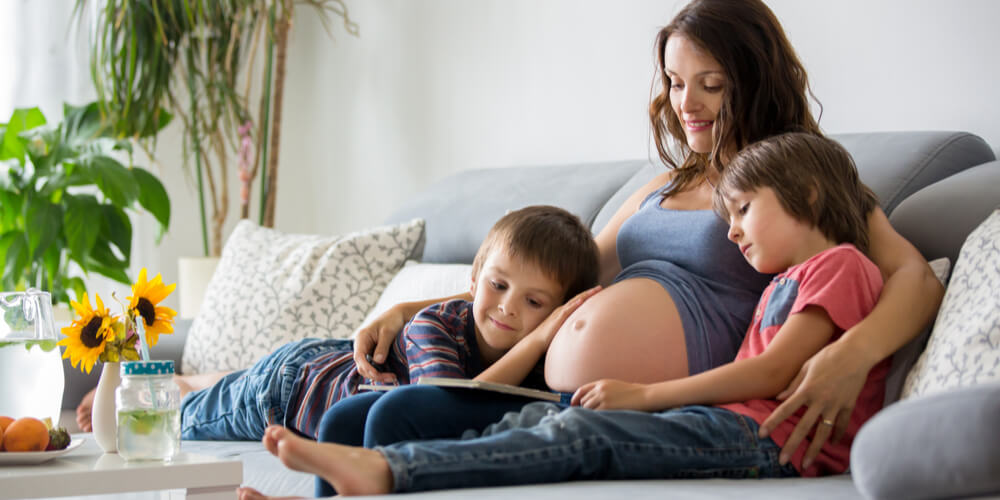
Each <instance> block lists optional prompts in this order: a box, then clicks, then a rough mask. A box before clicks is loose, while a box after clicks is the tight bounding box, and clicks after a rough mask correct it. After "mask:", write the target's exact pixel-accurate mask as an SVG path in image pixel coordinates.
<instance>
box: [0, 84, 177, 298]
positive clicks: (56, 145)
mask: <svg viewBox="0 0 1000 500" xmlns="http://www.w3.org/2000/svg"><path fill="white" fill-rule="evenodd" d="M169 119H170V117H169V115H168V114H166V113H163V114H161V115H160V121H159V122H157V123H156V124H155V125H152V126H150V128H149V129H148V131H147V132H146V133H147V135H148V134H152V133H155V132H156V131H158V130H159V129H160V128H162V127H163V126H164V125H165V124H166V122H167V121H169ZM0 140H2V143H0V265H2V266H3V277H2V279H0V284H2V288H3V289H4V290H24V289H26V288H29V287H37V288H41V289H44V290H48V291H49V292H50V293H51V294H52V300H53V302H55V303H59V302H62V303H68V302H69V295H68V291H69V290H73V291H74V293H75V295H76V297H81V296H82V295H83V292H84V291H85V287H84V283H83V279H82V278H81V277H80V274H81V272H82V273H90V272H94V273H98V274H101V275H104V276H107V277H109V278H111V279H114V280H115V281H118V282H120V283H123V284H128V283H130V280H129V277H128V275H127V274H126V269H127V268H128V266H129V260H130V256H131V248H132V223H131V222H130V220H129V217H128V212H135V211H137V210H139V209H140V208H142V209H145V210H147V211H149V213H150V214H152V215H153V217H154V218H155V219H156V221H157V223H158V224H159V226H160V230H161V231H160V235H161V236H162V234H163V232H165V231H166V229H167V226H168V224H169V222H170V200H169V198H168V197H167V192H166V190H165V189H164V188H163V185H162V184H161V183H160V181H159V180H158V179H157V178H156V176H154V175H153V174H151V173H150V172H148V171H147V170H145V169H143V168H140V167H137V166H134V165H131V152H132V149H131V148H132V145H131V141H130V140H128V139H119V138H115V137H114V136H113V132H112V129H111V128H110V127H109V126H107V125H106V122H105V120H104V119H103V118H102V116H101V113H100V111H99V109H98V106H97V104H96V103H90V104H87V105H84V106H80V107H75V106H70V105H65V106H64V118H63V121H62V122H60V123H58V124H54V125H49V124H47V123H46V120H45V116H43V115H42V112H41V111H40V110H39V109H38V108H31V109H18V110H15V111H14V113H13V115H12V116H11V118H10V120H9V121H8V122H7V123H2V124H0ZM121 157H127V158H128V163H129V165H124V164H122V162H121V161H119V159H118V158H121Z"/></svg>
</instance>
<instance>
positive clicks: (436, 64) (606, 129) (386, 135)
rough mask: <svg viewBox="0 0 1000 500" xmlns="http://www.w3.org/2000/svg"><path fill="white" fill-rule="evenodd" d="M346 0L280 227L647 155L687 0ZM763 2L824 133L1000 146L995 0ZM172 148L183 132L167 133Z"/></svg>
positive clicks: (184, 190)
mask: <svg viewBox="0 0 1000 500" xmlns="http://www.w3.org/2000/svg"><path fill="white" fill-rule="evenodd" d="M48 1H49V2H52V1H54V0H48ZM62 1H63V2H64V3H68V4H70V5H71V4H72V2H71V1H69V0H62ZM346 1H347V3H348V6H349V8H350V12H351V16H352V17H353V18H354V20H355V21H356V22H357V23H358V24H359V25H360V29H361V36H360V37H359V38H354V37H351V36H349V35H346V34H345V33H344V31H343V30H342V29H341V28H340V27H339V26H338V25H337V24H336V23H334V29H333V30H332V32H333V35H334V39H332V40H331V38H330V37H329V36H328V35H327V33H326V32H325V31H324V30H323V28H322V26H321V24H320V23H319V22H318V20H317V19H316V16H315V15H314V14H313V13H312V12H311V11H310V9H308V8H306V7H301V6H300V7H299V10H298V15H297V16H296V20H295V28H294V30H293V35H292V36H293V39H292V44H291V47H290V57H291V59H290V61H289V67H288V80H287V82H288V87H287V90H286V95H285V99H286V101H285V117H286V118H285V122H284V128H283V129H282V138H283V140H282V152H281V175H280V178H279V192H278V206H277V227H278V228H279V229H281V230H284V231H288V232H327V233H336V232H345V231H349V230H355V229H360V228H362V227H366V226H370V225H375V224H378V223H379V222H380V221H381V220H383V219H384V217H385V216H387V215H388V214H389V213H390V211H391V210H392V209H393V207H395V206H398V205H399V204H400V203H401V202H402V200H403V199H405V198H406V197H407V196H409V195H410V194H411V193H414V192H416V191H419V190H420V189H421V188H423V187H425V186H426V185H427V184H428V183H430V182H433V181H435V180H437V179H439V178H441V177H443V176H445V175H447V174H449V173H451V172H455V171H458V170H462V169H468V168H477V167H487V166H506V165H526V164H545V163H560V162H578V161H590V160H614V159H625V158H646V157H650V156H653V155H652V153H651V151H650V147H649V143H650V137H649V132H648V126H647V116H646V105H647V102H648V99H649V92H650V83H651V78H652V75H653V52H652V43H653V38H654V36H655V33H656V31H657V30H658V28H659V27H660V26H661V25H663V24H666V22H668V21H669V19H670V17H671V15H672V14H673V13H674V12H676V10H677V9H679V7H680V6H681V5H682V4H683V2H682V1H681V0H657V1H654V0H641V1H640V0H629V1H615V0H364V1H361V0H346ZM768 4H769V5H771V7H772V9H773V10H774V12H775V13H776V14H777V16H778V18H779V19H780V20H781V21H782V23H783V24H784V26H785V29H786V31H787V33H788V35H789V38H790V39H791V41H792V44H793V45H794V46H795V47H796V49H797V50H798V52H799V56H800V57H801V59H802V60H803V62H804V63H805V65H806V67H807V69H808V70H809V72H810V77H811V79H812V85H813V90H814V91H815V93H816V95H817V96H818V97H819V99H820V100H821V101H822V103H823V105H824V109H825V110H824V113H823V118H822V121H821V125H822V126H823V127H824V129H825V130H826V131H827V132H846V131H876V130H929V129H952V130H967V131H970V132H974V133H976V134H979V135H980V136H982V137H983V138H984V139H986V140H987V141H988V142H989V143H990V144H991V145H993V146H994V148H996V147H998V146H1000V122H998V121H997V120H996V118H995V117H997V116H1000V98H998V97H997V92H996V90H995V88H996V86H995V82H997V81H1000V65H997V64H996V60H997V47H1000V30H997V29H995V23H996V20H997V19H1000V2H995V1H992V0H878V1H873V0H837V1H823V2H820V1H813V0H809V1H803V0H768ZM2 104H3V101H2V100H0V105H2ZM17 104H18V105H25V104H30V103H22V102H17ZM8 112H9V111H8V110H4V109H0V114H2V115H6V114H7V113H8ZM178 149H179V142H178V139H177V138H176V137H165V138H164V140H163V141H162V142H161V152H169V151H171V150H174V151H176V150H178ZM164 158H166V161H165V162H164V163H165V164H164V165H163V168H162V170H161V171H160V174H161V176H162V177H163V179H164V181H165V183H166V184H167V185H168V189H169V191H170V194H171V199H172V202H173V210H174V216H173V224H172V227H171V233H170V234H169V235H168V236H167V237H166V238H165V239H164V242H163V243H162V244H161V245H160V246H159V247H157V246H155V245H154V244H153V243H152V231H151V230H146V229H144V227H141V226H142V224H137V229H136V238H137V241H136V250H135V252H136V256H137V258H138V259H142V262H140V263H142V264H147V265H148V266H149V267H150V268H151V269H158V270H159V271H161V272H163V273H164V277H165V278H166V279H167V280H168V281H172V280H174V279H176V258H177V256H179V255H195V254H198V253H200V248H201V243H200V235H199V233H198V224H197V221H196V220H195V214H196V213H197V211H196V201H195V198H194V197H193V194H192V190H191V189H189V187H188V185H187V181H185V179H184V177H183V175H182V174H181V173H180V169H179V168H178V163H179V161H178V160H177V159H173V160H171V156H170V155H169V154H168V155H166V156H164ZM232 178H234V179H235V174H234V175H233V176H232ZM235 195H236V192H235V190H234V191H233V199H235ZM483 195H484V196H488V195H489V193H483ZM235 205H236V204H235V202H233V203H232V207H233V213H234V214H235V210H236V207H235ZM232 223H233V221H232V218H231V222H230V225H231V224H232ZM227 234H228V232H227ZM141 255H144V256H145V257H139V256H141ZM174 300H176V299H174ZM175 303H176V302H175Z"/></svg>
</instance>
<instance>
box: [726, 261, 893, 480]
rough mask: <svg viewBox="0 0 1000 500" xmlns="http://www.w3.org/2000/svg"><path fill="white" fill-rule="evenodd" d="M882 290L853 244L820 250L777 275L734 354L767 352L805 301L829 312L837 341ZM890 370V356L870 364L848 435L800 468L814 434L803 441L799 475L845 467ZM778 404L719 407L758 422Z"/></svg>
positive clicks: (784, 427)
mask: <svg viewBox="0 0 1000 500" xmlns="http://www.w3.org/2000/svg"><path fill="white" fill-rule="evenodd" d="M881 291H882V275H881V274H880V273H879V270H878V267H876V266H875V264H874V263H872V261H871V260H869V259H868V258H867V257H865V255H864V254H862V253H861V252H860V251H859V250H858V249H857V248H855V247H854V246H853V245H850V244H843V245H839V246H836V247H834V248H831V249H829V250H826V251H823V252H820V253H818V254H816V255H814V256H813V257H812V258H810V259H809V260H807V261H805V262H803V263H801V264H799V265H797V266H794V267H791V268H789V269H788V270H786V271H785V272H783V273H781V274H779V275H777V276H775V277H774V279H773V280H772V281H771V284H770V285H768V287H767V289H765V290H764V293H763V294H762V295H761V298H760V302H759V303H758V305H757V309H756V310H755V311H754V317H753V321H752V322H751V323H750V327H749V329H748V331H747V335H746V337H745V338H744V339H743V344H742V345H741V346H740V350H739V352H738V353H737V354H736V359H737V360H740V359H747V358H752V357H754V356H757V355H759V354H761V353H763V352H764V349H766V348H767V346H768V344H770V343H771V340H773V339H774V336H775V335H776V334H777V333H778V330H779V329H780V328H781V325H783V324H784V323H785V321H786V320H787V319H788V317H789V316H790V315H792V314H795V313H797V312H800V311H802V310H803V309H805V308H806V307H807V306H817V307H821V308H823V310H825V311H826V313H827V315H828V316H829V317H830V319H831V320H832V321H833V323H834V325H835V326H836V331H835V332H834V336H833V338H831V339H830V341H831V342H833V341H834V340H836V339H838V338H839V337H840V335H841V334H843V333H844V331H845V330H847V329H849V328H851V327H852V326H854V325H855V324H856V323H858V322H859V321H861V320H862V319H863V318H864V317H865V316H867V315H868V313H869V312H871V310H872V308H874V307H875V303H876V302H878V297H879V294H880V293H881ZM888 371H889V359H888V358H887V359H885V360H883V361H881V362H880V363H879V364H877V365H875V367H874V368H872V370H871V372H869V374H868V380H866V381H865V385H864V387H863V388H862V390H861V394H860V395H859V396H858V400H857V403H856V405H855V407H854V412H853V413H852V414H851V420H850V423H849V425H848V427H847V432H846V434H845V435H844V438H843V439H842V440H840V441H838V442H836V443H832V442H830V441H827V442H826V443H825V444H824V445H823V448H822V449H821V450H820V453H819V455H818V456H817V457H816V460H814V461H813V463H812V465H811V466H810V467H809V468H808V469H803V468H802V458H803V456H804V455H805V451H806V449H807V448H808V447H809V442H810V441H811V439H812V434H811V433H810V435H809V436H808V437H807V438H806V439H804V440H803V442H802V444H800V445H799V447H798V449H797V450H795V454H794V455H793V456H792V462H791V463H792V465H793V466H794V467H795V469H796V470H798V472H799V474H800V475H802V476H818V475H825V474H840V473H842V472H844V471H845V470H847V466H848V464H849V460H850V455H851V443H852V442H853V441H854V436H855V435H856V434H857V432H858V429H859V428H861V424H863V423H864V422H865V421H866V420H868V418H870V417H871V416H872V415H874V414H875V413H876V412H878V411H879V410H880V409H881V408H882V402H883V399H884V397H885V377H886V374H887V373H888ZM779 404H780V402H779V401H777V400H775V399H756V400H751V401H746V402H743V403H732V404H726V405H719V406H721V407H722V408H726V409H728V410H731V411H734V412H736V413H740V414H742V415H746V416H748V417H750V418H752V419H754V421H756V422H757V423H758V424H760V423H762V422H764V420H765V419H766V418H767V417H768V416H769V415H770V414H771V412H772V411H774V409H775V408H777V407H778V405H779ZM805 410H806V408H805V407H803V408H800V409H799V410H798V411H797V412H796V413H795V414H794V415H792V416H790V417H788V418H787V419H785V421H784V422H782V423H781V424H780V425H779V426H778V427H777V428H775V429H774V431H772V432H771V438H772V439H773V440H774V441H775V442H776V443H777V444H778V446H784V445H785V441H787V440H788V437H789V436H790V435H791V433H792V431H793V430H794V429H795V424H797V423H798V422H799V420H800V419H801V418H802V415H803V414H804V413H805Z"/></svg>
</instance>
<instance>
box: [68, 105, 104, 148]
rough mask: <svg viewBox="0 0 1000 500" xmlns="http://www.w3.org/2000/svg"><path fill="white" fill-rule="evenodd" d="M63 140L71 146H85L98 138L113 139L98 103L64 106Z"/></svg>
mask: <svg viewBox="0 0 1000 500" xmlns="http://www.w3.org/2000/svg"><path fill="white" fill-rule="evenodd" d="M62 133H63V140H64V141H65V142H66V143H67V144H70V145H73V146H76V145H78V144H84V143H87V142H89V141H91V140H92V139H95V138H98V137H112V134H113V131H112V129H111V127H110V126H108V124H106V123H105V122H104V118H103V117H102V116H101V110H100V108H99V107H98V106H97V102H92V103H89V104H84V105H83V106H73V105H72V104H63V124H62Z"/></svg>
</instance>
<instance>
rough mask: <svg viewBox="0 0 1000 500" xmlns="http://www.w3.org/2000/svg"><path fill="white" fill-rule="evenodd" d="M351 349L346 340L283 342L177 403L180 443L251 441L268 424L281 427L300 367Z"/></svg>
mask: <svg viewBox="0 0 1000 500" xmlns="http://www.w3.org/2000/svg"><path fill="white" fill-rule="evenodd" d="M351 349H353V344H352V343H351V341H350V340H341V339H304V340H299V341H295V342H289V343H287V344H285V345H283V346H281V347H279V348H277V349H275V350H274V351H273V352H271V353H270V354H268V355H266V356H264V357H263V358H261V359H259V360H257V362H256V363H254V364H253V366H251V367H250V368H248V369H246V370H239V371H236V372H233V373H230V374H228V375H226V376H225V377H223V378H222V380H219V381H218V382H216V383H215V385H213V386H212V387H209V388H207V389H203V390H200V391H195V392H192V393H190V394H188V395H187V396H185V397H184V400H183V401H182V402H181V439H197V440H226V441H241V440H242V441H254V440H258V439H261V438H263V437H264V429H266V428H267V426H268V425H271V424H278V425H283V424H284V423H285V411H286V408H287V406H288V402H289V400H291V398H292V396H293V394H292V393H293V388H294V386H295V382H296V381H297V380H298V376H299V371H300V368H301V367H302V365H303V364H304V363H306V362H308V361H309V360H311V359H314V358H315V357H316V356H319V355H320V354H323V353H326V352H330V351H332V350H348V351H350V350H351Z"/></svg>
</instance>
